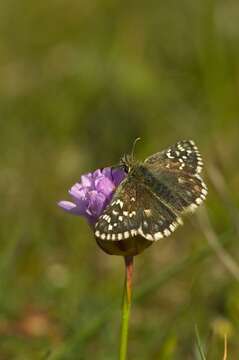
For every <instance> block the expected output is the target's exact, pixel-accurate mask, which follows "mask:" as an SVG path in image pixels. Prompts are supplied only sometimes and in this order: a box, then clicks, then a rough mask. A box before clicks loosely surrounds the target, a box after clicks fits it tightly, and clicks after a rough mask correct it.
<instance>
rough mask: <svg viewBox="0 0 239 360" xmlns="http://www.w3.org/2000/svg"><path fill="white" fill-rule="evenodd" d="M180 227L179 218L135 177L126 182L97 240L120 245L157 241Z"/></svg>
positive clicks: (100, 225)
mask: <svg viewBox="0 0 239 360" xmlns="http://www.w3.org/2000/svg"><path fill="white" fill-rule="evenodd" d="M179 223H181V220H180V218H179V217H178V215H177V214H175V213H174V212H173V211H172V210H171V209H170V208H169V207H168V206H167V205H165V204H164V203H163V202H162V201H160V199H158V198H157V197H156V196H155V195H154V194H153V193H152V192H151V191H149V190H148V189H147V188H146V187H145V186H144V185H143V184H142V183H141V182H139V181H138V179H137V177H134V176H133V177H132V178H130V179H128V178H126V179H125V180H124V181H123V182H122V184H121V185H120V186H119V188H118V189H117V191H116V193H115V195H114V197H113V199H112V201H111V203H110V204H109V205H108V207H107V208H106V209H105V211H104V213H103V214H102V215H101V216H100V217H99V219H98V222H97V223H96V225H95V236H96V237H99V238H100V239H102V240H113V241H117V240H124V239H127V238H129V237H132V236H136V235H141V236H143V237H145V238H146V239H148V240H152V241H155V240H158V239H160V238H162V237H163V236H168V235H170V234H171V232H172V231H174V230H175V229H176V227H177V226H178V224H179Z"/></svg>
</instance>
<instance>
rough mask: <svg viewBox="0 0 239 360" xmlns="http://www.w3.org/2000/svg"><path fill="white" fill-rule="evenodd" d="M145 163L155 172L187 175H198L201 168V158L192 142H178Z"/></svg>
mask: <svg viewBox="0 0 239 360" xmlns="http://www.w3.org/2000/svg"><path fill="white" fill-rule="evenodd" d="M145 163H146V164H147V165H149V166H152V167H153V168H154V169H155V170H160V169H168V170H169V171H180V172H182V171H183V172H185V173H188V174H200V172H201V171H202V167H203V161H202V157H201V155H200V153H199V151H198V148H197V146H196V145H195V143H194V141H193V140H182V141H178V142H177V143H176V144H175V145H173V146H170V147H169V148H168V149H166V150H163V151H161V152H158V153H156V154H154V155H152V156H150V157H148V158H147V159H146V160H145Z"/></svg>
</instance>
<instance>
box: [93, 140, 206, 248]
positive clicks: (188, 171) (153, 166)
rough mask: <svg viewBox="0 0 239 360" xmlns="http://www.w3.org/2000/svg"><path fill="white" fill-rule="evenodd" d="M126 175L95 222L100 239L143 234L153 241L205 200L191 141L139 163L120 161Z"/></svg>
mask: <svg viewBox="0 0 239 360" xmlns="http://www.w3.org/2000/svg"><path fill="white" fill-rule="evenodd" d="M120 166H122V167H123V168H124V170H125V172H126V173H127V176H126V177H125V179H124V180H123V181H122V182H121V183H120V185H119V186H118V187H117V189H116V191H115V193H114V195H113V198H112V200H111V202H110V203H109V205H108V206H107V207H106V209H105V210H104V212H103V213H102V214H101V216H100V217H99V218H98V221H97V223H96V224H95V236H96V238H99V239H101V240H110V241H121V240H125V239H128V238H130V237H134V236H137V235H141V236H142V237H144V238H145V239H147V240H150V241H157V240H159V239H160V238H163V237H164V236H169V235H170V234H171V233H172V232H174V230H175V229H176V228H177V227H178V225H180V224H182V223H183V222H182V218H181V217H182V215H183V214H184V213H186V212H193V211H194V210H195V209H196V208H197V207H198V206H199V205H200V204H201V203H202V202H203V201H204V200H205V198H206V195H207V186H206V185H205V183H204V182H203V180H202V178H201V175H200V173H201V171H202V168H203V162H202V158H201V155H200V153H199V151H198V148H197V146H196V145H195V143H194V141H192V140H183V141H179V142H177V143H176V144H175V145H173V146H171V147H169V148H168V149H166V150H163V151H161V152H158V153H156V154H154V155H152V156H150V157H148V158H147V159H146V160H145V161H144V162H139V161H137V160H135V159H134V158H133V155H126V156H124V157H123V158H122V159H121V162H120Z"/></svg>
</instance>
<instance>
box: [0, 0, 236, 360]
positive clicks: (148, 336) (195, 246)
mask: <svg viewBox="0 0 239 360" xmlns="http://www.w3.org/2000/svg"><path fill="white" fill-rule="evenodd" d="M238 18H239V3H238V1H237V0H228V1H227V2H225V1H213V0H203V1H190V0H183V1H180V2H178V1H176V0H168V1H166V2H165V1H156V0H150V1H137V2H136V1H132V2H125V1H110V0H103V1H97V0H96V1H71V0H69V1H62V0H50V1H44V0H43V1H40V2H35V1H33V0H23V1H20V2H19V1H16V0H10V1H4V0H3V1H1V3H0V124H1V127H0V140H1V141H0V153H1V155H0V169H1V170H0V194H1V206H0V216H1V225H0V359H1V360H12V359H16V360H28V359H30V360H31V359H33V360H38V359H50V360H56V359H57V360H61V359H62V360H64V359H66V360H77V359H87V360H88V359H93V358H94V359H95V358H96V359H97V360H98V359H99V360H101V359H102V360H111V359H112V360H113V359H117V351H118V342H119V325H120V303H121V296H122V287H123V277H124V268H123V260H122V259H121V258H120V257H116V256H108V255H106V254H104V253H103V252H102V251H101V250H100V249H99V248H98V247H97V245H96V243H95V240H94V238H93V236H92V232H91V231H90V230H89V228H88V225H87V224H86V222H85V221H84V220H83V219H81V218H78V217H73V216H70V215H68V214H65V213H64V212H63V211H62V210H61V209H59V208H58V207H57V205H56V203H57V201H58V200H61V199H68V194H67V190H68V189H69V187H70V186H71V185H72V184H73V183H75V182H76V181H77V180H78V179H79V177H80V175H81V174H82V173H85V172H88V171H91V170H93V169H95V168H99V167H104V166H107V165H111V164H115V163H116V162H117V161H118V159H119V158H120V156H121V155H122V154H123V153H125V152H128V151H129V150H130V149H131V146H132V142H133V140H134V139H135V138H136V137H138V136H140V137H141V141H140V142H139V143H138V144H137V149H136V156H137V157H138V158H139V159H143V158H145V157H146V156H148V155H150V154H151V153H154V152H157V151H159V150H161V149H163V148H164V147H167V146H169V145H170V144H173V143H174V142H176V141H177V140H180V139H187V138H190V139H191V138H192V139H194V140H195V142H196V143H197V145H198V146H199V149H200V150H201V153H202V156H203V158H204V162H205V171H204V177H205V180H206V182H207V184H208V187H209V196H208V199H207V203H206V209H204V210H202V211H200V212H198V214H199V215H198V216H197V215H194V216H192V217H190V218H188V219H186V220H185V225H184V227H181V228H180V229H178V230H177V231H176V232H175V234H174V235H173V236H171V237H170V238H167V239H163V240H162V241H159V242H158V243H157V244H155V245H153V246H152V247H150V248H149V249H147V250H146V251H145V252H144V253H143V254H142V255H140V256H138V257H137V258H136V261H135V263H136V266H135V275H134V304H133V310H132V318H131V325H130V339H129V342H130V345H129V359H137V360H143V359H159V360H171V359H176V360H180V359H184V360H185V359H187V360H189V359H200V357H199V352H198V350H197V346H196V335H195V325H197V327H198V331H199V333H200V339H201V342H202V346H203V347H204V350H205V353H206V356H207V359H209V360H214V359H222V358H223V341H224V335H225V334H227V337H228V354H229V355H228V356H229V358H230V359H238V354H239V342H238V339H239V284H238V282H239V275H238V274H239V271H238V265H237V264H238V263H239V247H238V239H239V215H238V206H239V191H238V185H239V166H238V165H239V162H238V153H239V141H238V137H239V47H238V43H239V26H238Z"/></svg>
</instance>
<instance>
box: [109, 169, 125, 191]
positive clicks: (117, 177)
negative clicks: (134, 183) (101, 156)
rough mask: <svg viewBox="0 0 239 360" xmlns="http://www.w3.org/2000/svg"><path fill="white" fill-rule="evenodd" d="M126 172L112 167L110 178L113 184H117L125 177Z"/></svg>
mask: <svg viewBox="0 0 239 360" xmlns="http://www.w3.org/2000/svg"><path fill="white" fill-rule="evenodd" d="M126 175H127V174H126V173H125V172H124V170H122V169H112V178H113V182H114V184H115V186H116V187H117V186H119V184H120V183H121V181H122V180H124V178H125V177H126Z"/></svg>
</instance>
